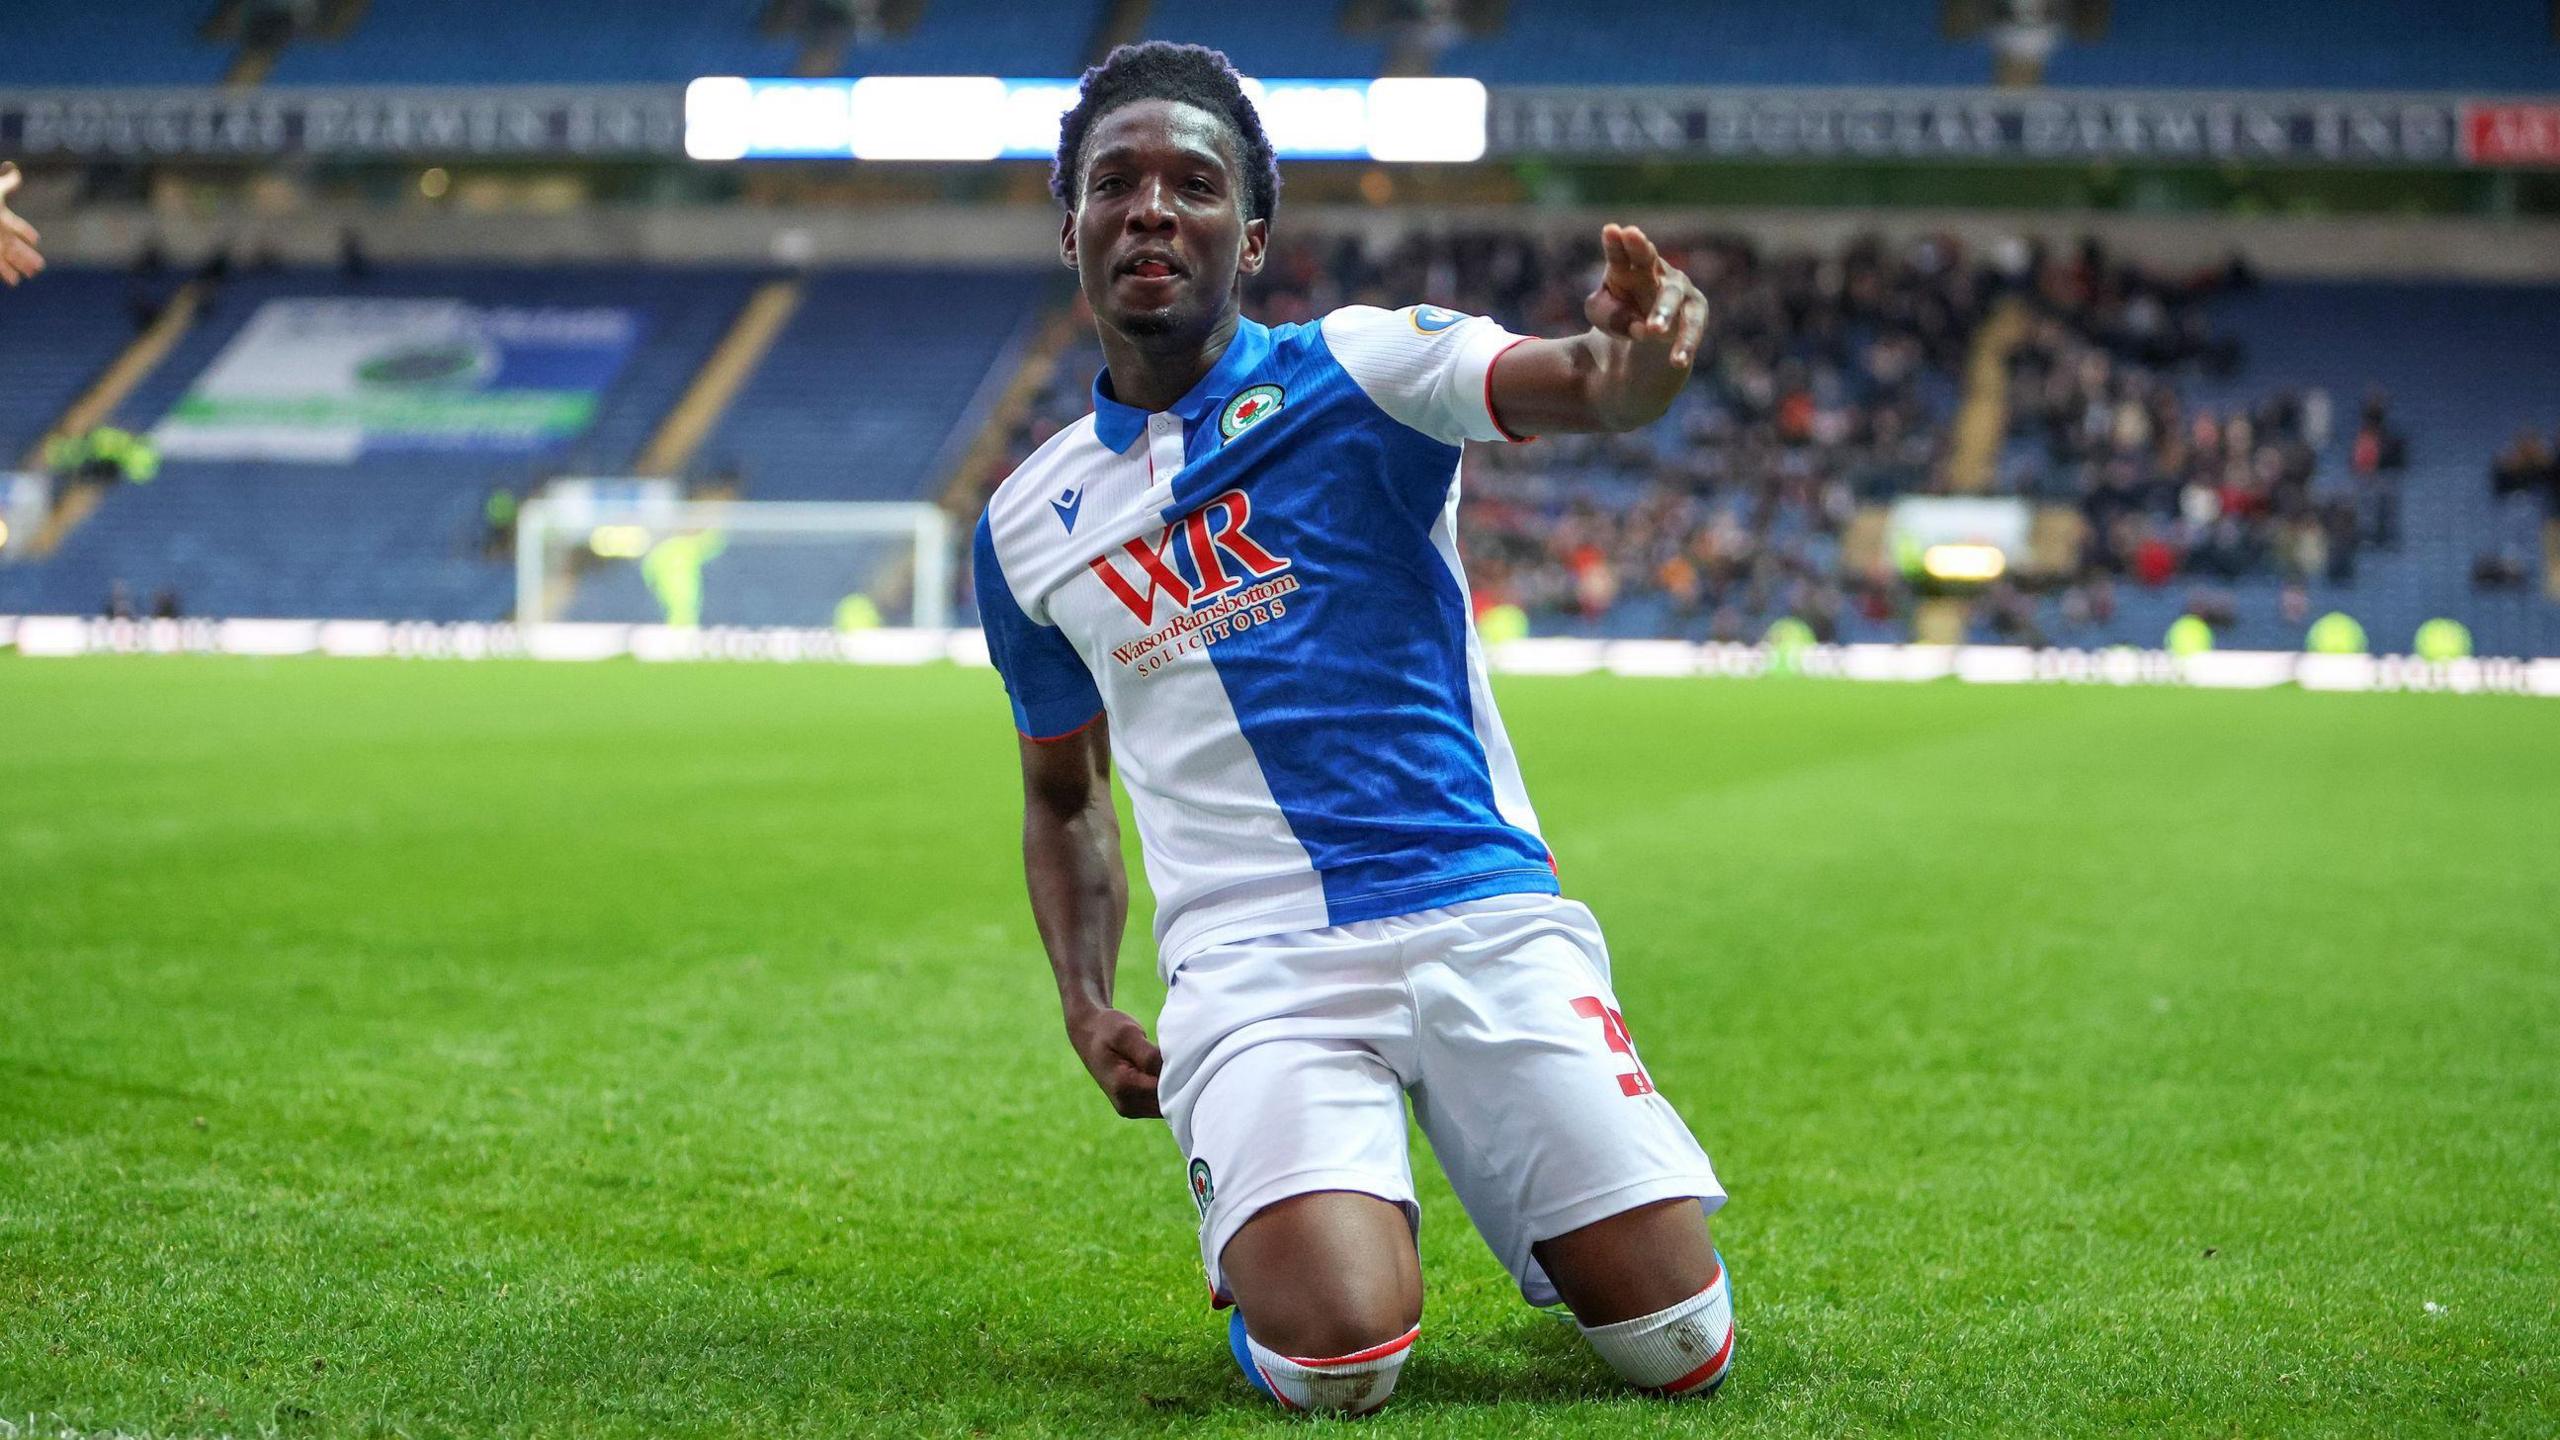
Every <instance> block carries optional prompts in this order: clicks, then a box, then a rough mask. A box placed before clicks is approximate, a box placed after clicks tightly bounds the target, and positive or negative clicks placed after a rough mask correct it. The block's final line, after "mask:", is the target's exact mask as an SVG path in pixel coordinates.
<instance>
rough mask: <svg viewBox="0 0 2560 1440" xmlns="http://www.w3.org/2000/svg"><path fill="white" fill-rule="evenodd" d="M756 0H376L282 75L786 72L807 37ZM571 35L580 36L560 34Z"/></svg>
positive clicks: (288, 60)
mask: <svg viewBox="0 0 2560 1440" xmlns="http://www.w3.org/2000/svg"><path fill="white" fill-rule="evenodd" d="M762 8H763V7H762V5H761V3H759V0H697V3H692V4H684V5H641V4H633V3H630V0H545V3H543V4H540V5H524V4H518V3H515V0H372V3H371V4H369V5H367V6H366V7H365V12H364V15H363V18H362V19H360V20H359V21H358V22H357V23H356V25H355V28H354V29H353V30H351V31H349V32H348V34H347V35H346V37H345V38H344V39H343V40H335V41H332V40H322V39H306V40H298V41H295V42H294V43H293V44H291V45H288V46H286V47H285V50H284V53H283V55H282V57H281V58H280V59H279V60H278V61H277V63H276V67H275V70H274V72H273V73H272V74H271V75H270V76H269V83H271V84H277V85H381V84H420V85H576V84H585V85H593V84H617V83H640V82H648V81H659V82H680V81H684V80H689V79H691V78H693V77H694V76H697V75H787V74H789V73H790V69H791V64H792V61H793V60H794V59H795V58H797V56H798V54H799V50H800V47H799V44H798V42H797V41H795V40H791V39H787V38H775V37H769V36H765V35H762V34H759V33H757V30H756V17H757V15H758V14H759V13H760V11H761V10H762ZM563 36H575V37H576V40H575V43H571V44H564V43H562V37H563Z"/></svg>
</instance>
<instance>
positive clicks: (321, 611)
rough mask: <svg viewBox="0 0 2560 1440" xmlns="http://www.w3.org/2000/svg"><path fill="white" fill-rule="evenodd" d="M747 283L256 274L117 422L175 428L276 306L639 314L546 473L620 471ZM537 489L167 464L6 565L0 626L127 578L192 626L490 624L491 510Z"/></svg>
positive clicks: (495, 604) (611, 274)
mask: <svg viewBox="0 0 2560 1440" xmlns="http://www.w3.org/2000/svg"><path fill="white" fill-rule="evenodd" d="M53 278H54V277H52V276H47V277H46V279H47V281H48V282H49V281H51V280H52V279H53ZM752 282H753V276H752V275H750V274H748V273H747V272H743V271H730V270H708V271H706V270H684V269H663V268H662V269H621V268H610V267H579V268H559V269H541V270H509V269H497V268H490V269H479V268H431V267H400V268H389V269H386V270H384V271H382V272H379V273H377V274H375V275H373V276H371V277H369V278H367V279H364V280H356V281H351V280H348V279H346V278H344V277H342V276H340V275H338V274H336V273H335V272H327V271H310V270H281V271H271V272H264V273H259V272H250V273H245V274H242V275H239V276H236V277H235V278H233V279H232V280H231V281H229V282H228V283H227V285H226V286H225V287H224V290H223V293H222V295H221V298H220V299H219V300H218V301H217V302H216V303H215V305H214V306H213V308H212V309H211V310H210V311H209V312H208V314H207V316H206V318H205V319H204V320H203V321H202V322H200V323H199V324H198V326H197V328H196V329H195V330H194V331H193V332H192V333H190V334H189V335H188V337H187V338H186V339H185V340H184V341H182V342H181V343H180V344H179V346H178V347H177V349H176V350H175V351H173V352H172V353H171V355H170V356H169V358H168V360H167V361H166V362H165V363H164V364H162V365H161V367H160V368H159V369H158V370H157V371H156V372H155V373H154V374H153V375H152V377H151V378H150V379H149V380H148V381H146V382H145V383H144V384H143V385H142V386H141V387H140V388H139V389H137V390H136V391H135V393H134V394H133V395H132V396H131V397H129V398H128V399H127V401H126V403H125V404H124V406H123V407H122V408H121V410H120V411H119V413H118V415H117V417H116V418H117V420H118V421H119V422H120V423H123V424H126V425H128V426H132V427H134V428H137V429H140V428H147V427H148V426H149V425H151V424H152V423H154V422H156V421H157V420H158V419H159V418H160V417H161V416H163V415H165V414H166V413H167V412H168V410H169V408H170V407H171V406H172V405H174V404H175V403H176V402H177V400H178V398H179V397H180V396H181V395H183V394H184V393H185V391H186V390H187V388H188V386H189V385H190V384H192V383H193V381H194V380H195V378H196V376H197V375H198V374H199V373H200V372H201V371H202V370H203V369H204V368H205V366H206V365H207V364H209V363H211V361H212V359H213V358H214V356H215V355H216V354H218V353H219V352H220V351H221V349H222V347H223V346H224V345H226V344H227V343H229V341H230V339H231V337H232V336H233V335H235V334H236V333H237V332H238V330H239V328H240V326H241V325H242V324H243V323H244V322H245V321H246V320H247V319H248V317H249V315H250V314H251V313H252V312H253V311H255V310H256V309H257V307H258V304H259V302H261V301H263V300H266V299H270V298H276V297H281V296H337V295H431V296H451V297H455V298H460V299H465V300H470V301H473V302H475V303H480V304H489V305H531V304H545V305H605V304H610V305H619V306H627V307H629V308H631V309H633V310H635V311H637V312H638V313H639V315H640V316H641V319H642V325H643V336H642V341H641V345H640V347H639V349H638V350H637V351H636V352H635V354H634V356H633V358H632V359H631V360H630V361H629V362H628V363H627V364H626V365H625V367H624V369H623V372H622V373H621V375H620V376H619V377H618V378H617V379H616V381H615V383H614V384H613V385H612V386H611V387H610V388H609V389H608V390H607V391H606V392H605V394H604V396H603V397H602V401H601V405H600V408H599V411H598V413H597V416H596V419H595V422H594V424H593V425H592V427H591V428H590V429H589V431H588V432H587V434H586V435H584V436H583V437H581V438H580V439H579V440H578V441H576V442H574V443H573V444H572V445H571V446H570V447H569V448H568V449H567V450H566V451H565V452H564V453H562V454H560V455H557V456H551V457H545V459H544V465H545V468H546V469H548V468H559V469H565V470H579V471H591V472H603V473H614V472H617V471H620V470H623V469H625V468H627V467H628V466H629V465H630V463H631V461H632V458H633V456H634V454H635V453H636V452H637V450H638V449H639V447H640V445H641V444H642V443H643V442H644V441H645V439H646V437H647V435H648V433H649V431H650V430H651V428H652V427H653V426H654V425H655V424H656V422H657V420H658V418H659V417H660V416H661V415H663V414H664V413H665V411H666V409H667V408H668V406H669V405H671V404H672V403H673V402H674V400H675V398H676V396H677V395H678V394H680V393H681V391H682V389H683V387H684V385H685V384H686V383H687V382H688V381H689V380H690V379H691V378H692V375H693V373H694V371H695V370H696V369H697V368H698V367H699V366H700V364H701V362H702V359H703V357H704V355H706V354H707V353H708V352H709V350H710V349H711V347H712V345H713V344H714V343H716V341H717V340H718V338H719V336H720V335H721V333H722V332H723V331H724V330H725V328H726V327H727V325H728V323H729V321H730V319H731V318H732V317H733V316H734V315H735V314H736V312H737V309H738V307H739V306H740V305H741V304H742V303H743V302H744V300H745V297H746V294H747V291H748V289H749V288H750V286H751V284H752ZM39 293H42V292H41V291H39V290H38V289H37V288H35V287H29V289H28V291H27V294H28V295H30V296H34V295H36V294H39ZM12 298H13V299H14V298H16V297H14V296H13V297H12ZM109 313H110V314H113V315H115V316H116V317H117V318H116V319H115V320H113V321H110V322H109V324H110V326H111V327H112V326H114V325H116V324H120V322H121V313H120V312H118V311H114V310H112V308H111V309H110V311H109ZM47 418H50V417H47ZM35 423H36V424H37V426H38V428H41V425H42V423H43V422H41V421H38V422H35ZM536 474H537V472H536V471H535V470H534V469H533V468H532V467H531V466H530V465H528V464H527V463H526V462H523V461H516V460H488V459H477V458H440V457H434V456H400V457H389V458H376V459H369V460H365V461H362V462H359V463H357V464H352V465H343V466H341V465H304V464H285V463H275V462H226V463H210V462H204V461H172V462H171V463H169V464H167V465H165V466H164V467H163V468H162V470H161V473H160V477H159V479H158V480H157V481H156V482H155V483H153V484H150V485H143V486H123V487H119V488H118V489H117V490H116V491H115V492H114V493H112V494H111V495H110V496H109V497H108V498H107V501H106V503H105V504H104V505H103V506H102V507H101V508H100V509H99V511H98V513H97V514H96V515H94V516H92V517H91V518H90V519H89V521H88V522H87V523H86V524H84V525H82V526H81V527H80V528H79V529H77V530H75V531H74V532H72V534H71V536H70V538H69V539H68V540H67V541H66V542H65V544H64V545H63V547H62V549H61V550H60V551H59V552H57V553H56V554H54V555H53V556H51V557H49V558H48V559H46V560H44V561H42V562H39V563H32V564H24V565H18V566H12V567H6V568H0V612H57V613H83V614H85V613H89V612H92V611H94V610H96V609H97V608H98V607H99V606H100V605H102V604H103V603H104V601H105V599H106V596H107V593H108V590H109V587H110V586H111V585H113V584H114V582H116V581H118V580H122V581H124V582H125V584H126V585H127V586H128V587H129V588H130V589H131V590H132V592H133V593H134V596H135V599H136V602H137V603H141V602H143V601H147V600H148V598H149V597H150V596H151V595H152V594H153V593H155V592H156V591H158V590H159V589H160V588H161V587H163V586H168V587H172V588H174V589H175V590H176V591H177V592H178V594H179V595H180V597H181V599H182V603H183V604H184V605H185V607H186V608H187V610H188V611H189V612H190V613H200V614H218V615H324V616H325V615H348V616H387V617H401V618H419V619H442V620H461V619H495V618H497V617H499V616H500V615H502V614H504V613H505V612H506V610H507V608H508V607H509V605H510V603H511V599H512V580H511V576H510V575H509V572H508V571H507V569H506V567H505V566H504V565H502V564H494V563H491V562H488V561H485V560H483V559H481V558H480V557H479V554H478V547H477V536H478V530H477V522H478V518H479V513H480V506H481V502H482V499H483V498H484V496H485V495H486V494H487V492H488V490H489V489H490V488H491V487H493V486H496V485H500V484H505V485H510V486H514V487H517V488H522V487H523V486H525V485H526V484H527V483H528V482H529V481H531V480H532V479H533V478H535V476H536Z"/></svg>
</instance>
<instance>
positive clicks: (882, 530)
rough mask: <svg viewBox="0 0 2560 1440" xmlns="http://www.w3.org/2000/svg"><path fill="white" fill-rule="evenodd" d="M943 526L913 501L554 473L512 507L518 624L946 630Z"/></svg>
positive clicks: (945, 520)
mask: <svg viewBox="0 0 2560 1440" xmlns="http://www.w3.org/2000/svg"><path fill="white" fill-rule="evenodd" d="M951 537H952V522H951V517H950V516H949V515H948V514H947V513H945V512H944V511H943V509H942V508H941V507H940V506H937V505H931V504H925V503H922V502H877V503H875V502H863V501H802V500H685V499H682V498H680V497H679V496H678V494H677V493H676V489H675V486H674V484H673V482H670V481H660V480H633V481H620V480H571V481H561V482H556V483H554V484H553V485H552V486H551V487H550V488H549V489H548V490H547V491H545V493H543V494H542V495H539V496H536V497H535V498H533V499H531V500H528V501H526V502H525V503H524V505H523V506H522V507H521V508H520V509H519V510H518V512H517V514H516V524H515V571H516V623H517V624H519V625H524V626H535V625H543V624H549V623H553V622H562V621H574V622H587V623H602V624H627V625H672V626H677V627H696V626H744V627H760V628H812V629H814V628H829V629H846V630H850V629H869V628H873V627H877V626H899V627H912V628H915V629H920V630H944V629H948V628H949V627H950V625H951V608H952V578H953V574H954V571H953V558H954V557H953V555H952V553H951V544H952V538H951Z"/></svg>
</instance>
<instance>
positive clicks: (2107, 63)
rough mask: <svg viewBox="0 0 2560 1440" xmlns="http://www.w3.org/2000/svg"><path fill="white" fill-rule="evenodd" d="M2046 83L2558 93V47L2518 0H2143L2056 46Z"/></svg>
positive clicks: (2544, 20) (2534, 10)
mask: <svg viewBox="0 0 2560 1440" xmlns="http://www.w3.org/2000/svg"><path fill="white" fill-rule="evenodd" d="M2045 82H2046V83H2047V84H2049V85H2088V86H2123V87H2129V88H2168V87H2190V86H2191V87H2199V88H2212V87H2234V88H2259V89H2303V90H2441V89H2457V88H2462V89H2478V90H2513V91H2525V92H2531V93H2549V92H2551V91H2553V90H2560V45H2555V44H2554V43H2553V39H2552V34H2551V19H2550V16H2549V15H2548V13H2546V11H2545V9H2544V7H2543V6H2541V5H2539V4H2534V3H2526V0H2431V3H2428V4H2424V5H2412V4H2407V3H2404V0H2251V3H2249V4H2245V5H2233V4H2223V3H2215V0H2180V3H2165V0H2152V3H2148V4H2140V5H2117V6H2114V7H2112V8H2111V13H2110V16H2109V21H2108V27H2107V34H2106V38H2105V39H2103V40H2100V41H2097V42H2095V43H2092V44H2086V45H2082V44H2066V45H2064V46H2063V47H2062V48H2061V49H2060V50H2059V51H2057V52H2056V53H2055V55H2054V57H2053V59H2052V60H2051V61H2050V62H2048V63H2047V65H2046V67H2045Z"/></svg>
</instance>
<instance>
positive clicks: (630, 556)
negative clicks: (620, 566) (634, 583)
mask: <svg viewBox="0 0 2560 1440" xmlns="http://www.w3.org/2000/svg"><path fill="white" fill-rule="evenodd" d="M587 548H588V549H590V550H593V551H594V552H596V554H598V555H600V556H602V557H603V558H605V559H607V560H634V559H637V558H639V557H640V556H643V555H646V554H648V553H649V527H648V526H646V525H599V526H597V527H596V528H595V530H594V532H593V533H591V534H589V535H588V536H587Z"/></svg>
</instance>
